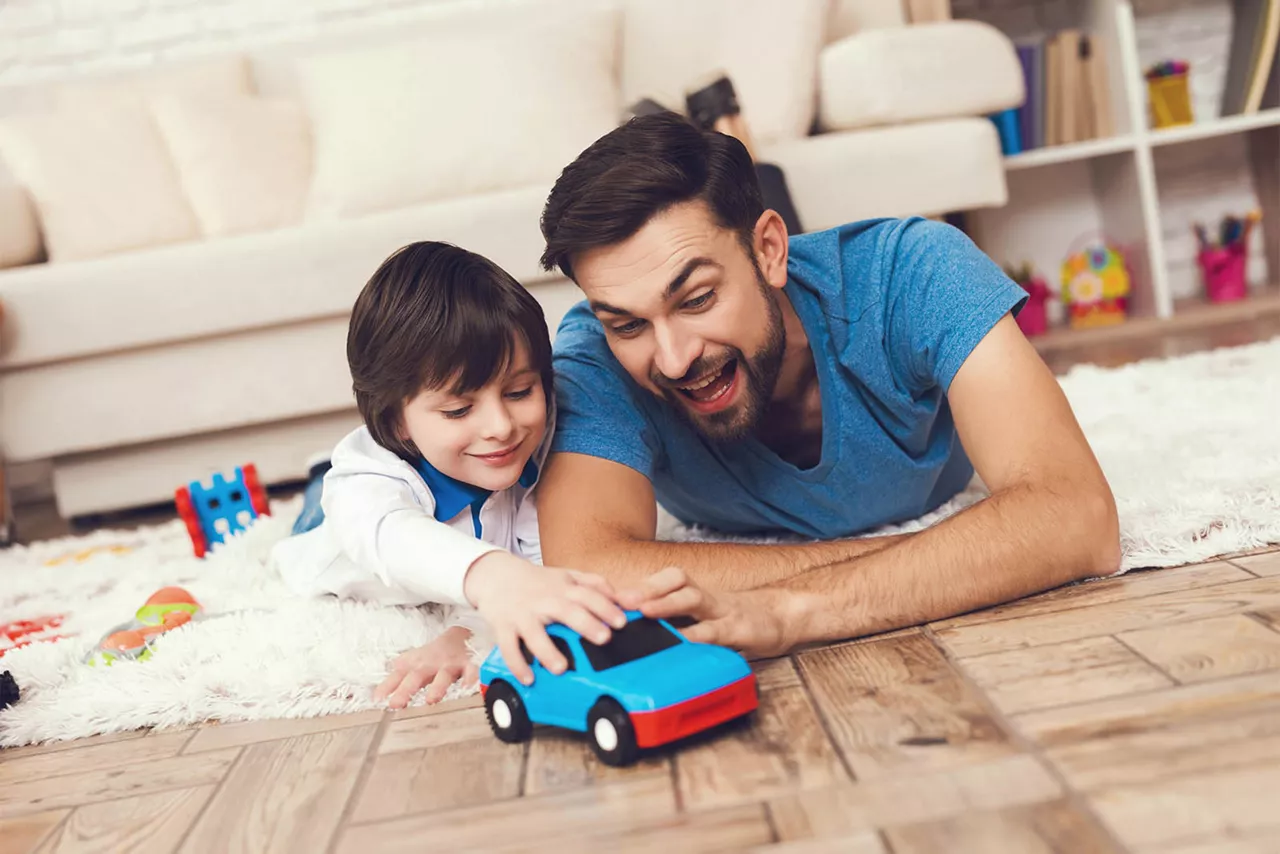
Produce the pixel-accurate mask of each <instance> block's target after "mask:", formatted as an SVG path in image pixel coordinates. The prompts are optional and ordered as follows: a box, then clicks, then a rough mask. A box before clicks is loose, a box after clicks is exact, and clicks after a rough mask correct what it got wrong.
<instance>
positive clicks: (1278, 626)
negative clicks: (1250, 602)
mask: <svg viewBox="0 0 1280 854" xmlns="http://www.w3.org/2000/svg"><path fill="white" fill-rule="evenodd" d="M1250 616H1251V617H1253V618H1254V619H1255V620H1257V621H1258V622H1259V623H1261V624H1262V625H1264V626H1266V627H1267V628H1269V629H1271V630H1272V631H1276V632H1280V608H1276V609H1272V610H1269V611H1253V612H1252V613H1251V614H1250Z"/></svg>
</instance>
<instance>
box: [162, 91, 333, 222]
mask: <svg viewBox="0 0 1280 854" xmlns="http://www.w3.org/2000/svg"><path fill="white" fill-rule="evenodd" d="M151 107H152V113H153V115H154V116H155V119H156V123H157V124H158V125H159V127H160V133H161V135H162V136H163V137H164V140H165V142H166V143H168V146H169V152H170V154H171V155H172V156H173V162H174V165H175V166H176V167H177V170H178V176H179V178H180V179H181V182H182V188H183V190H185V192H186V195H187V200H188V201H189V202H190V204H191V208H192V210H193V211H195V215H196V219H197V220H198V221H199V223H200V231H201V233H202V234H204V235H205V236H208V237H217V236H223V235H228V234H243V233H246V232H251V231H266V230H270V229H274V228H283V227H284V226H287V225H296V224H297V223H298V222H300V221H301V220H302V212H303V208H304V206H305V205H306V200H307V192H308V191H309V189H310V187H311V127H310V124H309V122H308V121H307V115H306V112H305V111H304V110H303V109H302V106H301V105H300V104H297V103H294V102H291V101H284V100H277V99H265V98H256V97H252V96H246V95H235V96H227V97H218V98H187V97H160V98H155V99H153V100H152V102H151Z"/></svg>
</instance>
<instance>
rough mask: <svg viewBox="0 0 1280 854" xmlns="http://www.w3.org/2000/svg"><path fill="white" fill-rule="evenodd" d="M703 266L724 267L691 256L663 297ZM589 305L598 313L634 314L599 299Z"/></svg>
mask: <svg viewBox="0 0 1280 854" xmlns="http://www.w3.org/2000/svg"><path fill="white" fill-rule="evenodd" d="M701 267H715V268H716V269H724V268H723V267H722V266H721V265H720V264H718V263H717V262H715V261H712V260H711V259H710V258H703V257H699V258H690V259H689V260H688V261H686V262H685V265H684V266H683V267H681V268H680V272H679V273H676V275H675V278H673V279H672V280H671V282H670V283H669V284H668V285H667V289H666V290H665V291H664V292H663V294H662V298H663V299H664V300H669V299H671V298H672V297H673V296H675V295H676V294H677V293H678V292H679V291H680V289H681V288H683V287H684V285H685V282H687V281H689V277H690V276H692V275H693V274H694V272H695V271H696V270H698V269H699V268H701ZM588 305H590V306H591V310H592V311H593V312H596V313H597V314H616V315H622V316H627V317H630V316H632V315H631V312H630V311H628V310H627V309H625V308H618V307H617V306H613V305H610V304H609V303H607V302H600V301H599V300H591V301H590V302H589V303H588Z"/></svg>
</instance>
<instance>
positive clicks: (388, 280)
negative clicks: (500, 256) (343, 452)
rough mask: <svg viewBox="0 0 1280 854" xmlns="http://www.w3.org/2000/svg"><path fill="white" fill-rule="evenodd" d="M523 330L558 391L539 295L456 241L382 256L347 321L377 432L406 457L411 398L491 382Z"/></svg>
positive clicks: (362, 394)
mask: <svg viewBox="0 0 1280 854" xmlns="http://www.w3.org/2000/svg"><path fill="white" fill-rule="evenodd" d="M517 335H519V336H520V338H521V339H522V340H523V341H524V342H525V344H526V346H527V347H528V348H529V359H530V363H531V367H533V369H534V370H536V371H537V372H538V373H539V374H541V376H542V388H543V390H544V391H545V392H546V397H547V405H548V406H550V405H551V401H552V399H553V387H552V377H553V374H552V368H551V339H550V336H549V335H548V334H547V323H546V320H545V318H544V317H543V314H542V307H541V306H539V305H538V301H537V300H535V299H534V298H533V296H532V295H531V294H530V293H529V292H528V291H527V290H525V289H524V288H523V287H522V286H521V285H520V283H519V282H517V281H516V280H515V279H513V278H512V277H511V276H510V274H508V273H507V272H506V271H505V270H503V269H502V268H501V267H499V266H498V265H497V264H494V263H493V262H492V261H490V260H489V259H487V258H484V257H482V256H480V255H477V254H475V253H474V252H468V251H467V250H465V249H460V248H458V247H457V246H452V245H450V244H448V243H436V242H431V241H423V242H421V243H411V244H409V245H408V246H405V247H403V248H401V249H398V250H396V251H395V252H394V253H392V255H391V257H389V258H387V260H385V261H383V262H382V265H381V266H380V267H378V269H377V271H376V272H375V273H374V274H373V276H372V278H370V279H369V281H368V282H367V283H366V284H365V286H364V289H363V290H362V291H360V296H358V297H357V298H356V304H355V307H354V308H353V309H352V310H351V325H350V326H349V327H348V329H347V364H348V365H349V366H350V367H351V386H352V390H353V391H355V395H356V406H357V407H358V408H359V409H360V415H361V416H362V417H363V418H364V423H365V425H366V426H367V427H368V428H369V433H370V434H372V436H373V438H374V441H376V442H377V443H378V444H379V445H381V446H382V447H384V448H386V449H388V450H390V451H393V452H394V453H396V454H398V455H400V456H401V457H402V458H405V459H408V460H412V459H413V458H415V457H417V456H419V454H418V450H417V448H415V447H414V446H413V443H412V442H411V441H409V440H407V439H401V438H400V436H399V434H400V427H401V424H402V418H403V409H402V408H403V406H404V403H405V401H407V400H408V399H409V398H411V397H413V396H414V395H416V394H417V393H418V392H419V391H421V390H422V389H424V388H443V387H444V386H446V385H448V384H450V383H452V386H451V390H452V391H453V392H454V393H456V394H469V393H470V392H473V391H475V390H477V389H479V388H482V387H483V386H485V385H487V384H488V383H489V382H490V381H491V380H492V379H493V378H494V377H496V376H497V375H498V373H499V372H500V371H502V370H503V369H504V368H506V366H507V365H508V364H509V363H510V361H511V358H512V356H513V354H514V352H515V337H516V336H517Z"/></svg>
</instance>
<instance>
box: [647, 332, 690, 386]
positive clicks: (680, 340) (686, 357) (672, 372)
mask: <svg viewBox="0 0 1280 854" xmlns="http://www.w3.org/2000/svg"><path fill="white" fill-rule="evenodd" d="M654 333H655V342H656V347H657V351H656V352H655V353H654V358H653V362H654V367H656V368H657V369H658V372H659V373H661V374H662V375H663V376H664V377H666V378H667V379H671V380H678V379H681V378H683V377H684V375H685V374H686V373H688V371H689V366H690V365H692V364H693V363H694V361H695V360H696V359H697V358H698V354H699V353H700V352H701V345H700V344H699V341H698V339H697V337H695V336H693V335H685V334H681V332H680V330H679V328H678V326H676V325H674V324H668V323H663V324H655V325H654Z"/></svg>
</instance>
